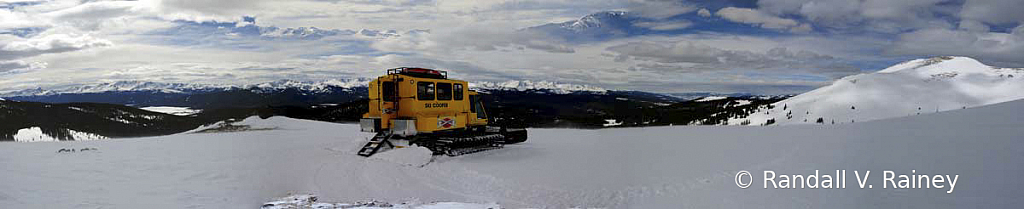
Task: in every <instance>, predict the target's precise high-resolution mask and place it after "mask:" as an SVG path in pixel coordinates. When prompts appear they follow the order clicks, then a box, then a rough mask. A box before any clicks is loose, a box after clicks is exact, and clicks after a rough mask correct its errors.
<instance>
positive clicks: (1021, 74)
mask: <svg viewBox="0 0 1024 209" xmlns="http://www.w3.org/2000/svg"><path fill="white" fill-rule="evenodd" d="M1022 90H1024V69H1022V68H997V67H991V66H988V65H985V64H982V63H981V62H978V61H977V60H974V59H971V58H968V57H934V58H929V59H916V60H911V61H907V62H904V63H900V64H897V65H893V66H892V67H889V68H886V69H883V70H881V71H878V72H874V73H868V74H860V75H853V76H847V77H844V78H842V79H839V80H836V81H835V83H833V84H832V85H829V86H825V87H821V88H818V89H815V90H813V91H810V92H807V93H803V94H800V95H797V96H795V97H792V98H789V99H786V100H782V101H779V102H777V103H775V104H774V106H775V107H774V108H773V109H760V110H759V111H757V112H755V113H753V114H750V115H749V116H746V117H743V118H733V119H730V120H729V124H742V123H744V121H749V124H750V125H762V124H765V123H766V122H767V121H768V120H769V119H774V121H775V124H801V123H811V124H813V123H817V122H818V119H819V118H820V119H821V123H825V124H833V123H853V122H863V121H868V120H877V119H884V118H893V117H905V116H911V115H919V114H928V113H935V112H941V111H948V110H959V109H964V108H970V107H976V106H982V105H988V104H995V103H1000V102H1006V101H1012V100H1018V99H1024V91H1022Z"/></svg>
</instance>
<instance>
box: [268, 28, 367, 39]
mask: <svg viewBox="0 0 1024 209" xmlns="http://www.w3.org/2000/svg"><path fill="white" fill-rule="evenodd" d="M355 33H356V31H353V30H340V29H331V30H325V29H320V28H317V27H298V28H284V29H278V28H273V27H269V28H266V29H264V30H262V31H260V34H261V35H262V36H267V37H296V38H322V37H326V36H334V35H352V34H355Z"/></svg>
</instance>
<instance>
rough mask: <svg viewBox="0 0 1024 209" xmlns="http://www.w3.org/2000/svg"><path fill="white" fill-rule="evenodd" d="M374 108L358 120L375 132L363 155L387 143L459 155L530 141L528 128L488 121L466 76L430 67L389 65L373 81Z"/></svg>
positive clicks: (372, 101) (478, 97) (364, 126)
mask: <svg viewBox="0 0 1024 209" xmlns="http://www.w3.org/2000/svg"><path fill="white" fill-rule="evenodd" d="M369 94H370V95H369V98H370V101H369V102H370V108H369V112H367V113H366V114H363V118H362V119H360V120H359V126H360V129H361V130H362V131H363V132H376V133H377V134H376V135H374V136H373V138H371V139H370V141H369V142H367V143H366V145H364V146H363V148H362V149H360V150H359V152H358V154H359V155H360V156H364V157H369V156H371V155H373V154H375V153H377V152H378V151H381V149H383V148H384V147H388V148H396V147H404V146H410V145H417V146H421V147H426V148H428V149H430V150H431V151H433V153H434V154H435V155H440V154H444V155H449V156H456V155H462V154H467V153H473V152H478V151H483V150H489V149H496V148H501V147H502V146H504V145H505V144H512V143H519V142H523V141H526V129H524V128H511V127H507V126H494V125H488V119H487V112H486V111H485V108H484V105H483V103H482V101H481V99H480V94H479V93H477V92H476V91H473V90H469V85H468V83H467V82H466V81H460V80H453V79H448V73H447V72H445V71H440V70H433V69H426V68H411V67H402V68H395V69H388V70H387V75H384V76H380V77H378V78H377V79H375V80H373V81H370V84H369Z"/></svg>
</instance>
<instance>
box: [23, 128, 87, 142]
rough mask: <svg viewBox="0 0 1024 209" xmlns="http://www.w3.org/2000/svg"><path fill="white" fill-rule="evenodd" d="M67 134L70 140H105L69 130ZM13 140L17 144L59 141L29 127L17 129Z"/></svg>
mask: <svg viewBox="0 0 1024 209" xmlns="http://www.w3.org/2000/svg"><path fill="white" fill-rule="evenodd" d="M67 132H68V135H69V136H70V137H71V139H74V140H79V141H84V140H99V139H107V137H105V136H101V135H98V134H93V133H87V132H81V131H75V130H70V129H69V130H67ZM13 138H14V141H17V142H44V141H58V140H59V139H57V138H55V137H53V136H50V135H48V134H46V133H43V129H42V128H39V127H29V128H23V129H19V130H18V132H17V133H16V134H14V137H13Z"/></svg>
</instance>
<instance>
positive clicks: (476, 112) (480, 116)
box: [467, 92, 487, 126]
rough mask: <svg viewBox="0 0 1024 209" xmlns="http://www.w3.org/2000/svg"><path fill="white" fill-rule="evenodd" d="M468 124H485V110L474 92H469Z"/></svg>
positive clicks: (478, 96)
mask: <svg viewBox="0 0 1024 209" xmlns="http://www.w3.org/2000/svg"><path fill="white" fill-rule="evenodd" d="M469 105H470V106H469V117H468V118H469V123H467V125H469V126H481V125H487V110H486V109H485V108H484V103H483V101H482V100H481V99H480V95H479V94H477V93H476V92H470V93H469Z"/></svg>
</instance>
